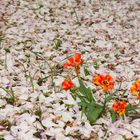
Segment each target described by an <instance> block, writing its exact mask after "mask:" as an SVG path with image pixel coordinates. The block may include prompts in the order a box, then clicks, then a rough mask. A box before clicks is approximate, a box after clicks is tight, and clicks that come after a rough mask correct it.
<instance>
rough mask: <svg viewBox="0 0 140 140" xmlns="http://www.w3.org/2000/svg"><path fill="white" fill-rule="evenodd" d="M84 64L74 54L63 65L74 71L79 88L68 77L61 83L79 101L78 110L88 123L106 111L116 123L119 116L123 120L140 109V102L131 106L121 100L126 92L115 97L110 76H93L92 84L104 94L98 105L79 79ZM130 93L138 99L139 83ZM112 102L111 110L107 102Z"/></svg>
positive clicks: (139, 95) (77, 54) (93, 121)
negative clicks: (83, 114) (98, 87)
mask: <svg viewBox="0 0 140 140" xmlns="http://www.w3.org/2000/svg"><path fill="white" fill-rule="evenodd" d="M83 64H84V61H83V60H82V58H81V54H80V53H75V55H74V56H73V57H69V58H68V59H67V62H65V63H64V64H63V67H64V69H66V68H72V69H74V70H75V73H76V77H77V78H78V80H79V85H80V86H79V87H76V86H75V84H74V83H73V81H72V79H71V78H70V75H68V76H67V78H66V79H65V80H64V81H63V82H62V87H63V89H64V90H65V91H68V90H70V93H71V95H72V97H73V98H74V99H75V100H76V98H79V99H80V102H79V103H78V105H79V107H80V109H81V110H82V112H83V113H85V115H86V116H87V119H88V120H89V121H90V123H92V124H93V123H95V122H96V120H97V119H98V118H100V117H101V116H102V115H103V113H105V111H106V110H108V111H109V112H110V113H111V118H112V122H114V121H116V120H117V118H118V117H119V116H121V117H122V118H124V116H129V114H132V113H135V112H136V111H137V109H139V108H140V102H139V103H138V104H135V105H132V104H130V103H129V101H127V100H123V99H124V97H125V93H126V90H124V91H123V92H122V94H119V95H117V93H118V91H119V90H120V87H119V89H116V90H115V91H114V84H115V82H114V79H113V78H112V76H111V75H109V74H106V75H101V74H98V75H95V76H93V79H92V82H93V84H95V85H96V86H100V87H101V88H102V90H103V93H104V94H105V98H104V101H103V102H101V103H99V102H98V101H97V100H96V98H95V97H94V94H93V92H92V90H91V89H90V88H89V87H86V86H85V84H84V82H83V80H82V78H81V77H80V66H81V65H83ZM130 91H131V93H132V94H134V95H136V98H137V99H140V81H138V80H137V81H136V82H135V83H134V84H132V86H131V88H130ZM111 100H113V104H112V108H109V107H108V102H110V101H111Z"/></svg>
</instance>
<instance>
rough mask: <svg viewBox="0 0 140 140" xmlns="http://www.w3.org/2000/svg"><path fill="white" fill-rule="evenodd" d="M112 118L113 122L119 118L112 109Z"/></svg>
mask: <svg viewBox="0 0 140 140" xmlns="http://www.w3.org/2000/svg"><path fill="white" fill-rule="evenodd" d="M111 119H112V123H114V122H115V121H116V120H117V113H116V112H114V111H112V112H111Z"/></svg>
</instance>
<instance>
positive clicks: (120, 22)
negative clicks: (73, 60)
mask: <svg viewBox="0 0 140 140" xmlns="http://www.w3.org/2000/svg"><path fill="white" fill-rule="evenodd" d="M139 16H140V1H139V0H34V1H32V0H1V1H0V139H1V140H3V139H4V140H124V139H127V140H131V139H132V140H140V114H139V113H137V114H134V115H132V116H130V117H127V118H125V119H124V120H123V119H122V118H121V117H120V118H118V120H117V121H116V122H114V123H112V121H111V118H110V115H109V114H108V112H106V114H105V115H103V116H102V117H101V118H100V119H99V120H97V122H96V124H94V125H91V124H90V123H89V121H88V120H87V118H86V116H85V115H83V116H82V117H81V114H82V112H81V110H80V109H79V107H78V101H75V100H74V99H73V98H72V96H71V94H70V93H69V91H65V90H63V89H62V87H61V83H62V82H63V81H64V79H65V76H66V75H67V70H65V69H63V64H64V63H65V60H66V58H67V57H68V56H71V55H73V54H75V52H80V53H81V54H82V59H83V61H84V62H86V64H87V65H86V66H85V67H86V69H88V72H89V74H87V75H85V69H84V68H83V67H82V68H81V69H79V70H78V71H80V75H81V76H82V77H84V82H85V84H86V85H88V86H89V87H90V88H91V89H92V90H93V93H94V94H95V96H96V95H97V97H100V98H99V99H98V100H99V102H100V101H102V96H104V95H102V96H98V95H100V94H101V93H102V90H101V89H100V88H99V89H98V88H96V86H95V85H94V84H93V83H92V77H93V76H94V75H95V74H97V73H100V74H105V73H109V74H110V75H111V76H112V77H113V78H114V80H115V85H116V86H115V88H117V85H119V83H121V82H122V86H121V90H125V89H126V90H127V91H126V96H125V98H124V100H126V101H127V100H129V101H130V102H131V103H132V104H136V103H138V100H137V99H136V97H135V96H133V95H132V94H131V93H130V86H131V85H132V83H134V81H136V80H140V38H139V36H140V21H139ZM74 82H75V83H77V81H76V79H75V81H74ZM95 89H96V90H95ZM121 90H120V93H121ZM118 94H119V93H118ZM110 106H112V102H110Z"/></svg>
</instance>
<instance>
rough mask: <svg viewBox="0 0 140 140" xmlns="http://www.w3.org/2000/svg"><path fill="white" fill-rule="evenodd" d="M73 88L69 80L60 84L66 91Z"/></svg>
mask: <svg viewBox="0 0 140 140" xmlns="http://www.w3.org/2000/svg"><path fill="white" fill-rule="evenodd" d="M73 86H74V83H73V82H72V80H71V79H70V78H68V80H65V81H63V82H62V87H63V88H64V89H65V90H66V91H67V90H69V89H70V88H72V87H73Z"/></svg>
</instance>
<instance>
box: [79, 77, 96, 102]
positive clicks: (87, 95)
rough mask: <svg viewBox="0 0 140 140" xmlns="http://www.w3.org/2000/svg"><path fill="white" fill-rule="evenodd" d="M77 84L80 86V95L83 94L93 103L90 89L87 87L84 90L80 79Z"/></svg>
mask: <svg viewBox="0 0 140 140" xmlns="http://www.w3.org/2000/svg"><path fill="white" fill-rule="evenodd" d="M79 84H80V87H79V91H80V92H81V94H83V95H84V96H85V97H86V98H87V100H89V101H90V102H91V101H95V100H94V98H93V96H92V94H93V93H92V91H91V89H90V88H89V87H88V88H86V87H85V86H84V84H83V81H82V80H81V79H80V78H79Z"/></svg>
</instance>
